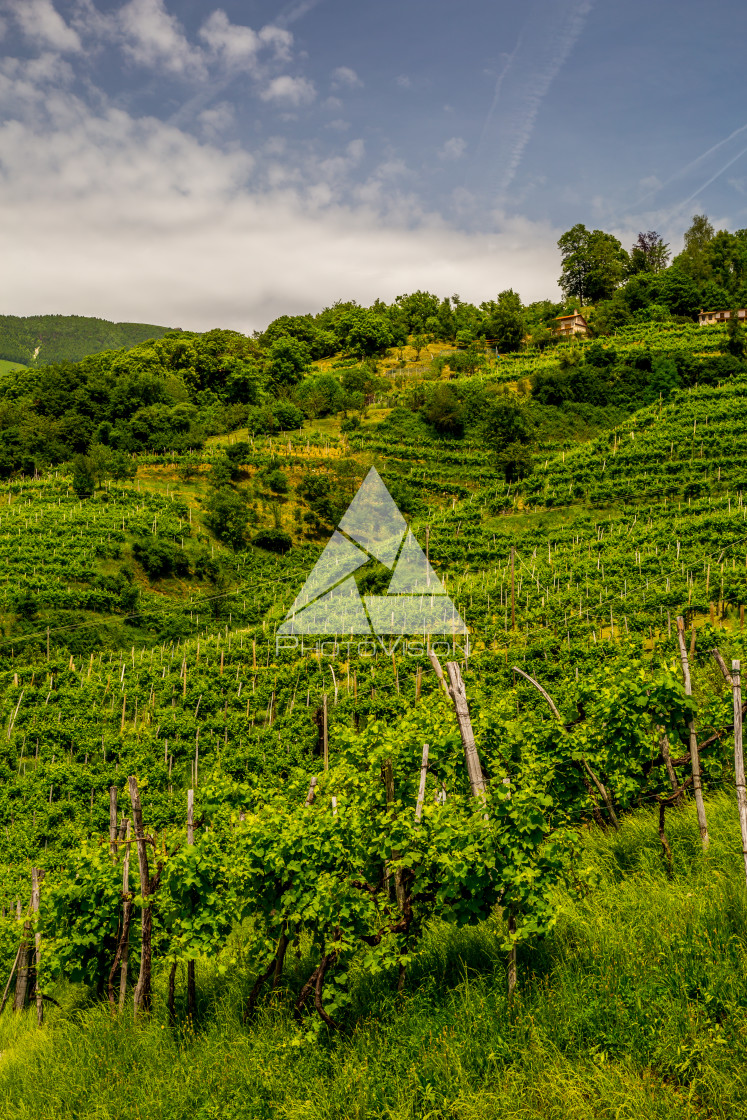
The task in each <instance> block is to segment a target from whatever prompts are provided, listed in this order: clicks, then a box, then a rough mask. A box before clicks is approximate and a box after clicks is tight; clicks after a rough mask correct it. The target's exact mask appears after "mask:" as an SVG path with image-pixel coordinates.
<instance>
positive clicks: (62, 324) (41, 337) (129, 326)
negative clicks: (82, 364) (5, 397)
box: [0, 315, 170, 366]
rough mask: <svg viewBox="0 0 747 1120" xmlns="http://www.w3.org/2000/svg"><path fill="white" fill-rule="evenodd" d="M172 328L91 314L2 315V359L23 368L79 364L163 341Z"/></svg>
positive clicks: (0, 327) (0, 333) (0, 329)
mask: <svg viewBox="0 0 747 1120" xmlns="http://www.w3.org/2000/svg"><path fill="white" fill-rule="evenodd" d="M169 329H170V328H169V327H157V326H154V325H153V324H152V323H110V322H109V321H108V319H95V318H92V317H90V316H87V315H26V316H23V317H21V316H18V315H0V360H3V359H4V360H5V361H9V362H19V363H20V364H21V365H25V366H30V365H49V364H50V363H51V362H78V361H80V359H81V358H85V357H86V356H87V355H88V354H99V353H101V351H102V350H120V349H122V347H130V346H137V345H138V343H140V342H145V341H146V340H147V339H150V338H163V336H164V335H165V334H166V333H167V332H168V331H169Z"/></svg>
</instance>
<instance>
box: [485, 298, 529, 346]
mask: <svg viewBox="0 0 747 1120" xmlns="http://www.w3.org/2000/svg"><path fill="white" fill-rule="evenodd" d="M480 307H481V308H482V310H483V311H484V312H485V324H484V328H483V332H484V334H485V336H486V337H487V338H491V339H494V340H495V344H496V346H497V347H498V349H499V350H500V351H501V352H502V353H504V354H505V353H510V352H511V351H516V350H520V349H521V346H522V344H523V342H524V335H525V334H526V333H527V324H526V317H525V314H524V307H523V305H522V302H521V299H520V297H519V294H518V292H515V291H514V290H513V288H507V289H506V290H505V291H503V292H500V293H499V295H498V299H497V301H496V302H495V303H493V302H492V301H491V302H489V303H481V304H480Z"/></svg>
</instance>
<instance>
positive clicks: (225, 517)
mask: <svg viewBox="0 0 747 1120" xmlns="http://www.w3.org/2000/svg"><path fill="white" fill-rule="evenodd" d="M248 522H249V514H248V510H247V506H246V500H245V498H244V496H243V494H241V493H239V492H237V491H236V490H234V489H232V488H231V487H230V486H219V487H218V488H217V489H213V490H211V491H210V493H209V494H208V497H207V500H206V502H205V523H206V524H207V526H208V528H209V529H210V530H211V531H212V532H213V533H215V535H216V537H218V539H219V540H221V541H223V543H224V544H227V545H229V547H231V548H233V549H239V548H243V546H244V544H245V543H246V532H247V525H248Z"/></svg>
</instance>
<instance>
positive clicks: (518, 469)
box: [495, 440, 534, 482]
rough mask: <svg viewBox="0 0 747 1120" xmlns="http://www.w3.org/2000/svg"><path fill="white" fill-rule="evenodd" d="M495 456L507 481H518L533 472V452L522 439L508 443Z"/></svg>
mask: <svg viewBox="0 0 747 1120" xmlns="http://www.w3.org/2000/svg"><path fill="white" fill-rule="evenodd" d="M495 458H496V463H497V464H498V466H499V468H500V469H501V470H502V471H503V476H504V478H505V479H506V482H516V481H518V479H520V478H526V476H527V475H528V474H531V473H532V468H533V466H534V460H533V458H532V452H531V451H530V449H529V447H528V446H527V444H525V443H522V442H521V441H520V440H515V441H514V442H513V443H509V444H507V445H506V446H505V447H504V448H503V449H502V450H501V451H499V452H498V453H497V455H496V457H495Z"/></svg>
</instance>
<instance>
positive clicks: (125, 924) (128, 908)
mask: <svg viewBox="0 0 747 1120" xmlns="http://www.w3.org/2000/svg"><path fill="white" fill-rule="evenodd" d="M131 832H132V830H131V827H130V822H129V821H128V822H127V833H126V835H125V850H124V860H123V861H122V899H123V903H122V954H121V959H120V966H119V1010H120V1012H121V1011H124V1005H125V998H126V996H127V964H128V960H129V956H130V922H131V921H132V909H133V907H132V895H131V893H130V848H131V847H132V843H131V840H130V836H131Z"/></svg>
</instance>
